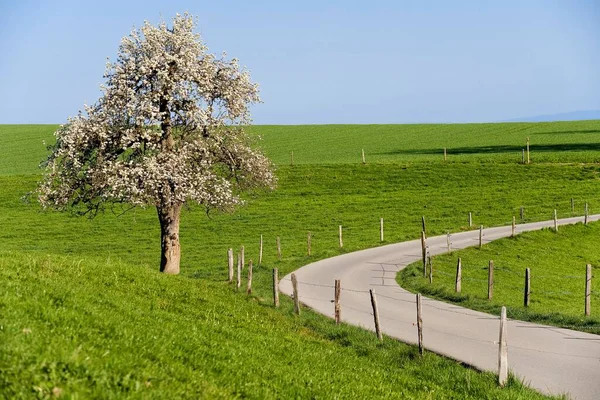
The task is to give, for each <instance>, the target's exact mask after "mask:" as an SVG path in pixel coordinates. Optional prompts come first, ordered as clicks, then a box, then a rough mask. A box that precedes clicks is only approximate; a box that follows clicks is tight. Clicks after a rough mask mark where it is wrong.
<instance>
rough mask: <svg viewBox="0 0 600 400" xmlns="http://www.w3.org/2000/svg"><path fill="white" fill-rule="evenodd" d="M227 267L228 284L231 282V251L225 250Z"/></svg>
mask: <svg viewBox="0 0 600 400" xmlns="http://www.w3.org/2000/svg"><path fill="white" fill-rule="evenodd" d="M227 265H228V267H229V269H228V274H227V278H228V281H229V283H231V282H233V249H229V250H227Z"/></svg>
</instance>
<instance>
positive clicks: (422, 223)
mask: <svg viewBox="0 0 600 400" xmlns="http://www.w3.org/2000/svg"><path fill="white" fill-rule="evenodd" d="M421 225H423V233H424V234H425V238H426V239H427V229H425V216H424V215H423V216H422V217H421Z"/></svg>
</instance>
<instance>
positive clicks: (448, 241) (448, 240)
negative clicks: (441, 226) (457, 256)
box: [446, 232, 452, 253]
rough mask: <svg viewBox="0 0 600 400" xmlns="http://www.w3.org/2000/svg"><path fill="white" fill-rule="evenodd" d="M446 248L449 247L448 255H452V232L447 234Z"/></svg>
mask: <svg viewBox="0 0 600 400" xmlns="http://www.w3.org/2000/svg"><path fill="white" fill-rule="evenodd" d="M446 246H447V247H448V253H452V242H450V232H446Z"/></svg>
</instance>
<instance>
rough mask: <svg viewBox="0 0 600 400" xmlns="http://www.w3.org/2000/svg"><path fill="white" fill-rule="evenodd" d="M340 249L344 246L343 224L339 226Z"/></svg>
mask: <svg viewBox="0 0 600 400" xmlns="http://www.w3.org/2000/svg"><path fill="white" fill-rule="evenodd" d="M339 237H340V249H341V248H342V247H344V238H343V237H342V226H341V225H340V226H339Z"/></svg>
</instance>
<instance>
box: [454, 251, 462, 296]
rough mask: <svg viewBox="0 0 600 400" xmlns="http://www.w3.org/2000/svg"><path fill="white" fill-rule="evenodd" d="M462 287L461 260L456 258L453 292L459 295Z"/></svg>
mask: <svg viewBox="0 0 600 400" xmlns="http://www.w3.org/2000/svg"><path fill="white" fill-rule="evenodd" d="M461 286H462V260H461V259H460V257H458V262H457V263H456V284H455V286H454V290H455V291H456V293H460V290H461Z"/></svg>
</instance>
